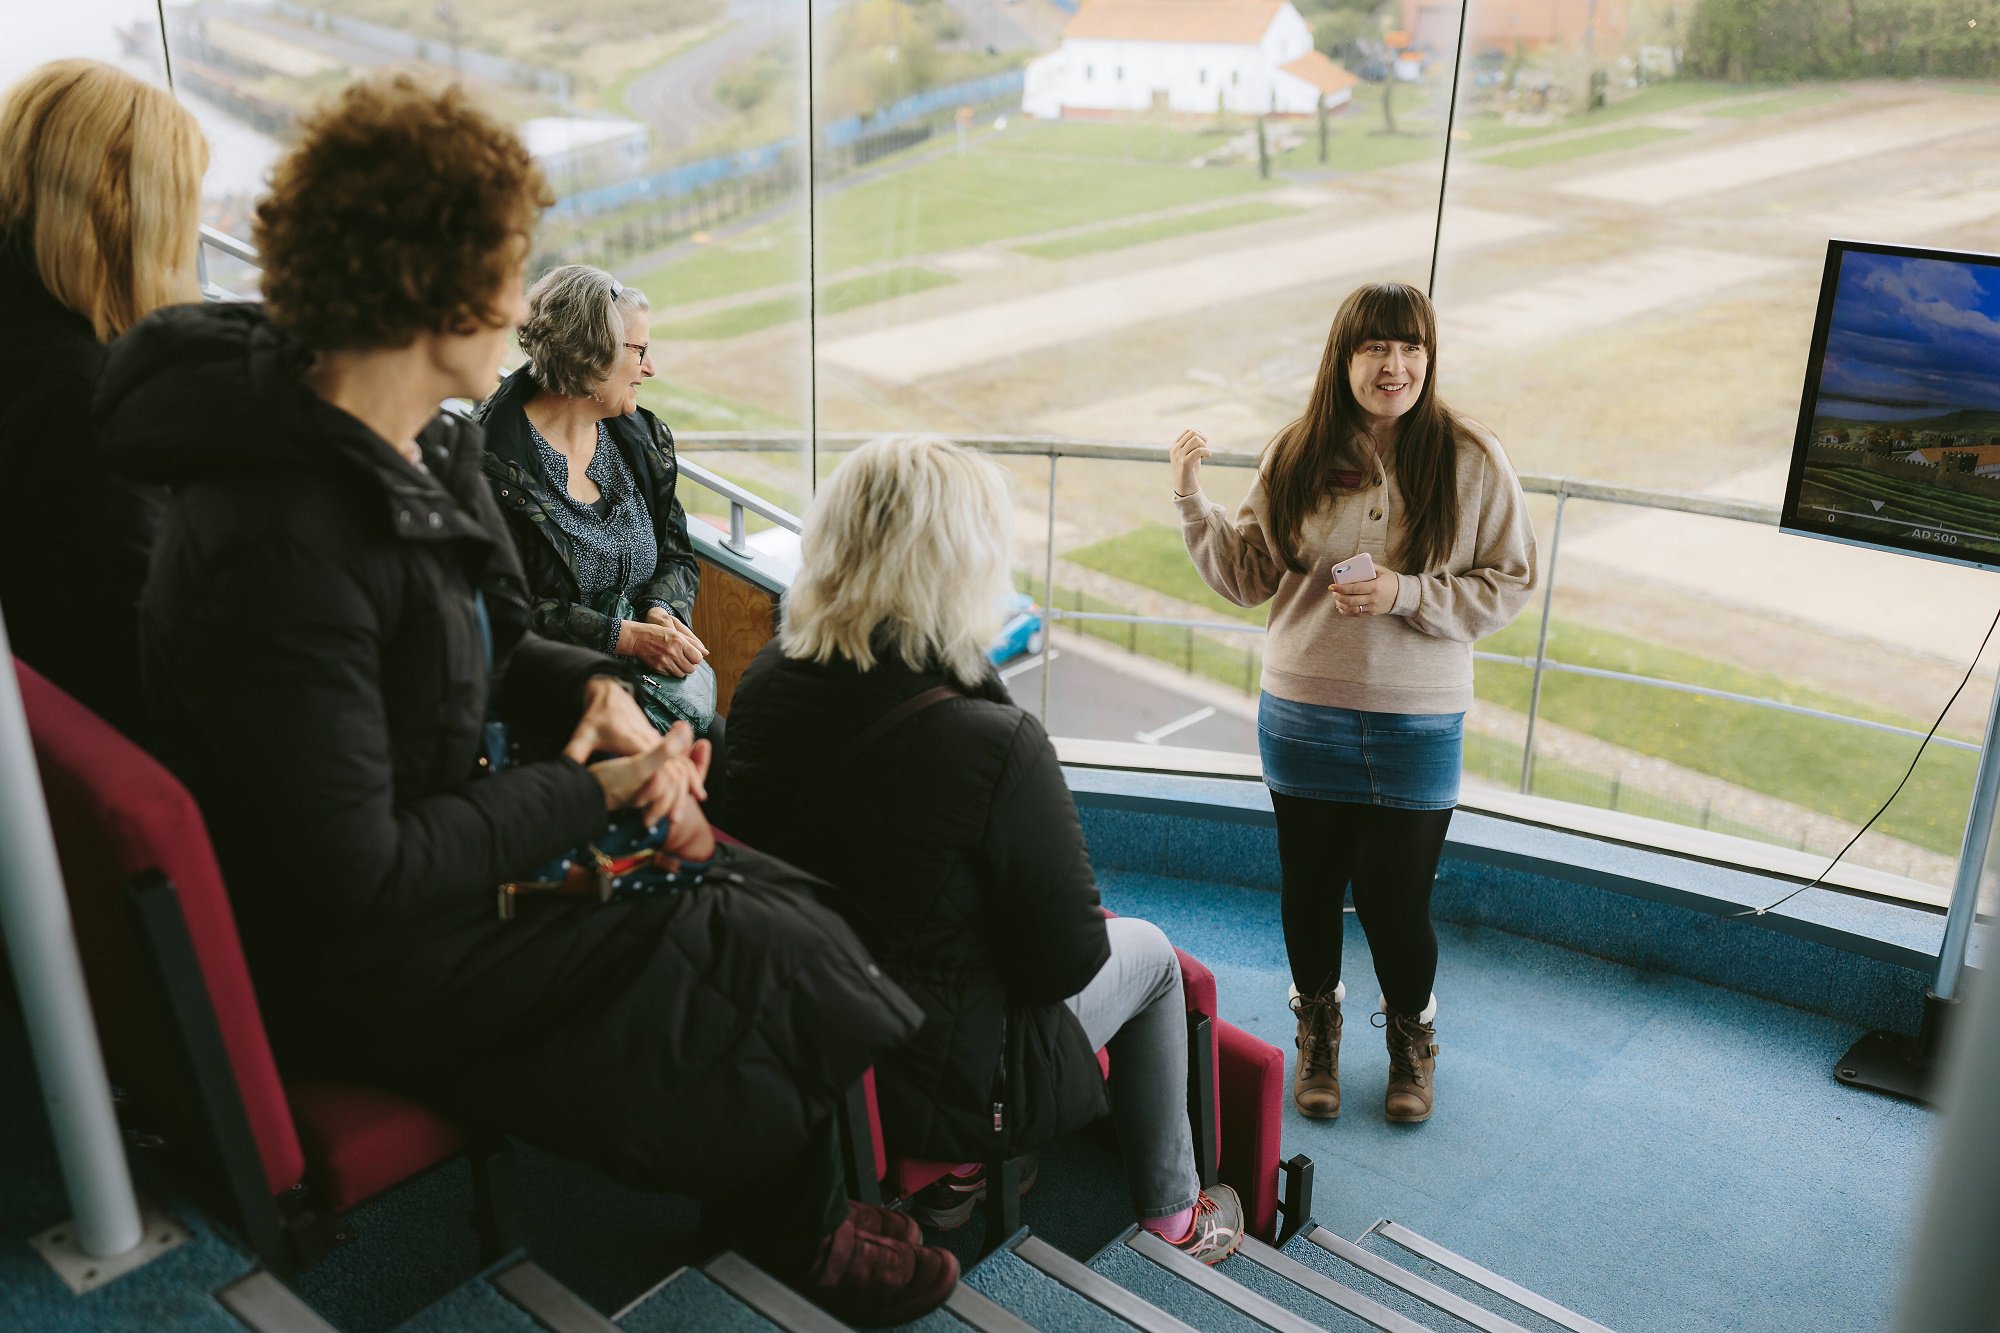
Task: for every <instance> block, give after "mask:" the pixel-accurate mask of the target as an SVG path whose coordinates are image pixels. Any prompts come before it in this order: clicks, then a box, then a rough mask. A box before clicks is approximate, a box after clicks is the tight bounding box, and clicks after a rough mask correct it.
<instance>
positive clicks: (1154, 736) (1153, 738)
mask: <svg viewBox="0 0 2000 1333" xmlns="http://www.w3.org/2000/svg"><path fill="white" fill-rule="evenodd" d="M1214 716H1215V709H1214V707H1212V706H1211V707H1208V708H1197V709H1195V710H1194V711H1193V712H1192V713H1189V714H1188V715H1187V716H1186V717H1183V718H1176V719H1175V720H1174V721H1172V722H1169V723H1167V725H1166V726H1164V727H1161V728H1160V729H1159V730H1157V731H1141V732H1135V733H1134V739H1136V740H1137V741H1138V742H1139V744H1141V745H1158V744H1159V743H1160V742H1161V741H1163V740H1165V739H1166V738H1167V737H1169V736H1171V735H1173V734H1174V733H1175V732H1177V731H1184V730H1186V729H1187V728H1188V727H1191V726H1193V725H1194V724H1195V723H1197V722H1206V721H1208V719H1210V718H1212V717H1214Z"/></svg>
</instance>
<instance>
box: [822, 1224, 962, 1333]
mask: <svg viewBox="0 0 2000 1333" xmlns="http://www.w3.org/2000/svg"><path fill="white" fill-rule="evenodd" d="M823 1246H824V1248H823V1249H822V1250H821V1252H820V1258H819V1262H818V1263H816V1264H814V1265H813V1268H812V1271H811V1272H810V1273H807V1274H806V1276H805V1280H804V1281H802V1282H801V1283H799V1290H800V1291H801V1292H803V1293H804V1294H805V1295H806V1296H807V1297H808V1298H809V1299H810V1300H811V1301H812V1302H813V1303H814V1304H815V1305H818V1306H819V1307H820V1308H821V1309H823V1310H825V1311H826V1312H827V1313H828V1314H831V1315H836V1316H838V1317H839V1318H841V1319H845V1320H846V1321H847V1322H848V1323H850V1324H855V1325H858V1326H860V1327H862V1328H878V1327H882V1326H884V1325H888V1324H903V1323H908V1322H909V1321H910V1320H912V1319H916V1318H918V1317H919V1316H922V1315H925V1314H929V1313H930V1312H931V1311H932V1310H935V1309H936V1308H937V1307H938V1306H940V1305H942V1304H944V1301H945V1298H946V1297H947V1296H949V1295H951V1291H952V1288H953V1287H955V1286H957V1285H958V1259H957V1257H956V1256H955V1255H953V1254H952V1252H951V1251H950V1250H940V1249H935V1248H933V1247H931V1246H929V1245H911V1244H909V1243H908V1242H906V1241H900V1240H892V1239H891V1238H889V1237H888V1236H882V1235H877V1234H876V1233H875V1232H872V1231H863V1230H861V1229H860V1228H859V1227H857V1226H855V1225H854V1223H853V1222H851V1221H850V1222H842V1223H841V1224H840V1229H839V1230H838V1231H836V1232H834V1233H833V1234H832V1235H831V1236H828V1237H827V1238H826V1240H825V1241H824V1242H823Z"/></svg>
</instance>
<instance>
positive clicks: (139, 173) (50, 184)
mask: <svg viewBox="0 0 2000 1333" xmlns="http://www.w3.org/2000/svg"><path fill="white" fill-rule="evenodd" d="M207 169H208V141H207V140H205V139H203V138H202V135H201V130H200V128H199V127H198V126H197V125H196V124H195V120H194V117H193V116H192V115H190V114H189V113H188V111H187V108H185V107H183V106H182V105H181V104H180V103H179V102H176V101H175V100H174V98H173V95H172V94H170V93H168V92H166V91H165V90H163V89H160V88H155V87H153V86H152V85H151V84H148V83H144V82H141V81H140V80H138V79H135V78H133V77H132V76H131V75H130V74H127V73H125V72H124V71H122V70H118V69H114V68H112V67H111V66H110V65H105V64H101V63H99V62H98V61H95V60H56V61H51V62H50V63H48V64H46V65H43V66H41V67H40V68H38V69H35V70H33V71H31V72H30V73H29V74H28V75H27V77H25V78H23V79H22V80H21V81H20V82H19V83H17V84H15V85H14V86H13V87H12V88H11V89H9V90H8V91H7V94H6V96H5V97H4V98H0V230H4V231H7V232H10V233H12V235H13V236H14V238H15V240H16V242H17V243H18V244H21V245H24V246H25V247H26V248H27V250H28V251H29V253H31V254H32V255H33V256H34V260H35V268H36V272H37V273H38V275H39V276H40V277H41V280H42V286H44V287H45V288H47V289H48V291H49V294H50V295H51V296H53V297H55V298H56V300H58V301H60V302H62V303H63V304H64V305H66V306H68V307H69V308H70V309H71V310H74V311H75V312H76V313H77V314H79V315H82V316H83V317H84V318H85V319H88V320H89V321H90V323H91V327H92V328H93V329H95V330H96V332H97V336H98V337H99V338H100V339H104V340H109V339H110V338H111V337H113V336H114V335H116V334H119V333H122V332H124V331H125V330H126V329H128V328H130V327H131V326H132V325H133V324H135V323H137V322H138V320H139V317H140V316H142V315H144V314H145V313H146V312H147V311H149V310H152V309H155V308H156V307H159V306H163V305H170V304H172V303H173V302H176V301H186V300H191V299H193V298H194V297H196V296H197V295H199V289H198V288H197V286H196V284H195V277H194V274H195V247H196V246H197V245H198V244H199V238H200V225H201V177H202V173H203V172H204V171H206V170H207Z"/></svg>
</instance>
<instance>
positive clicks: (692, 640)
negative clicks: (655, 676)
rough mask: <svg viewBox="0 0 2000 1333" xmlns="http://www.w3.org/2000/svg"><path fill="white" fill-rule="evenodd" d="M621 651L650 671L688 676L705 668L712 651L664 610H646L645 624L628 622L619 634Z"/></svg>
mask: <svg viewBox="0 0 2000 1333" xmlns="http://www.w3.org/2000/svg"><path fill="white" fill-rule="evenodd" d="M618 651H619V653H620V654H622V655H623V656H626V657H636V658H638V659H639V660H640V661H641V662H643V663H644V664H645V665H646V668H647V669H648V670H650V671H656V672H658V673H659V674H661V675H663V676H675V677H680V676H685V675H687V674H688V673H689V672H691V671H693V670H694V669H695V668H696V667H698V666H700V665H701V660H702V659H703V658H704V657H707V656H708V648H707V646H706V645H705V644H703V643H702V641H701V640H700V639H699V638H697V637H696V636H695V632H694V631H693V630H691V629H689V628H688V627H687V626H686V625H683V624H681V622H680V621H678V620H676V619H674V616H673V613H672V612H670V611H667V610H665V609H664V608H662V607H657V606H652V607H648V608H646V618H645V619H644V620H627V621H625V622H624V625H623V627H622V628H621V629H620V630H619V631H618Z"/></svg>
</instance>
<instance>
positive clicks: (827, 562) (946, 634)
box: [780, 435, 1013, 686]
mask: <svg viewBox="0 0 2000 1333" xmlns="http://www.w3.org/2000/svg"><path fill="white" fill-rule="evenodd" d="M1012 527H1013V509H1012V507H1011V506H1010V505H1009V503H1008V500H1007V482H1006V478H1005V477H1004V476H1003V475H1002V474H1001V471H1000V469H999V468H997V467H995V466H994V465H993V464H992V463H990V462H988V461H987V460H986V459H984V458H981V457H980V456H979V455H978V454H976V453H974V452H973V451H972V450H970V449H967V448H966V447H964V446H963V445H958V444H953V443H951V442H950V441H948V440H942V439H938V438H936V437H935V436H924V435H896V436H889V437H886V438H884V439H879V440H873V441H870V442H869V443H868V444H865V445H863V446H862V447H861V448H859V449H857V450H855V451H854V453H853V454H851V455H849V457H848V459H847V461H846V462H844V463H842V464H841V465H840V466H839V467H838V468H837V469H835V471H834V474H833V477H832V478H831V479H830V480H829V481H828V482H827V483H826V485H825V486H823V487H821V488H820V491H819V494H818V495H816V496H815V497H814V498H813V502H812V506H811V508H809V509H808V510H807V511H806V520H805V532H804V535H803V537H802V538H801V542H800V546H801V560H802V564H801V568H800V571H799V577H798V578H797V579H796V580H795V581H794V582H793V584H792V590H791V593H790V595H789V596H788V597H787V598H786V601H785V624H784V629H783V631H782V633H781V636H780V639H781V642H782V643H783V645H784V650H785V655H786V656H788V657H794V658H804V659H807V660H810V661H815V662H827V661H831V660H832V659H833V658H834V657H835V656H840V657H845V658H847V659H849V660H850V661H852V662H853V663H854V664H855V665H856V666H858V667H860V668H861V669H862V670H863V671H866V670H869V669H870V668H872V667H873V666H874V665H875V663H876V662H877V660H878V659H880V658H890V659H894V660H898V661H900V662H901V663H902V664H903V665H905V666H907V667H909V668H910V669H911V670H913V671H933V670H941V671H943V672H944V673H945V674H947V675H949V676H951V677H952V678H953V679H955V680H956V681H958V682H959V683H960V684H962V685H968V686H969V685H972V684H973V683H975V682H976V681H978V680H979V679H980V678H981V677H982V676H984V675H985V674H986V672H987V670H988V663H987V658H986V650H987V647H988V645H989V644H990V643H991V642H992V638H993V634H994V631H995V630H996V629H997V628H998V626H999V623H1000V618H1001V615H1002V613H1003V606H1004V604H1005V602H1006V599H1007V595H1008V594H1009V593H1010V592H1011V591H1012V590H1013V589H1012V585H1011V583H1010V582H1009V579H1008V554H1009V551H1010V549H1011V544H1012V535H1013V534H1012Z"/></svg>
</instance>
